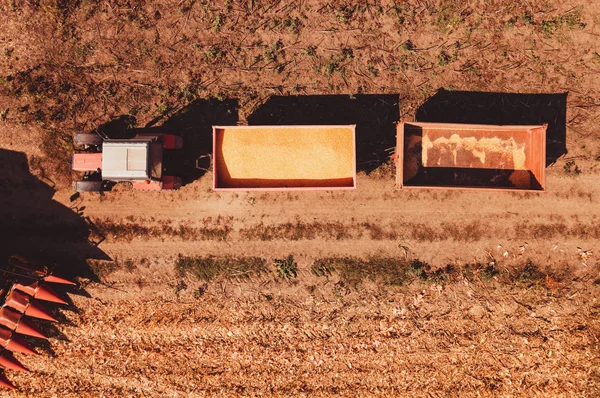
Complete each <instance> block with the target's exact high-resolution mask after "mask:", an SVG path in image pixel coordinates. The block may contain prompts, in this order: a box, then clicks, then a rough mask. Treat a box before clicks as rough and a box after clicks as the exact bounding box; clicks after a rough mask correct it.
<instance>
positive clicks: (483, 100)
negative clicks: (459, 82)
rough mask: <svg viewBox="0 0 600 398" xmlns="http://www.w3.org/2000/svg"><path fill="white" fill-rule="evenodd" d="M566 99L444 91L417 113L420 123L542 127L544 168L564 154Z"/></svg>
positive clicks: (535, 95)
mask: <svg viewBox="0 0 600 398" xmlns="http://www.w3.org/2000/svg"><path fill="white" fill-rule="evenodd" d="M567 95H568V93H559V94H512V93H485V92H472V91H448V90H444V89H440V90H438V92H437V93H436V94H435V95H433V96H432V97H431V98H429V99H428V100H427V101H426V102H425V103H424V104H423V105H421V106H420V107H419V109H418V110H417V115H416V120H417V121H419V122H441V123H473V124H479V123H480V124H522V125H531V124H544V123H548V129H547V131H546V166H549V165H551V164H553V163H554V162H556V160H557V159H558V158H559V157H561V156H562V155H565V154H566V153H567V144H566V131H567V129H566V123H567Z"/></svg>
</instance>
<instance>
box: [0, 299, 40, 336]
mask: <svg viewBox="0 0 600 398" xmlns="http://www.w3.org/2000/svg"><path fill="white" fill-rule="evenodd" d="M24 318H25V315H23V314H21V313H20V312H18V311H15V310H13V309H12V308H9V307H2V308H0V325H2V326H5V327H6V328H8V329H9V330H12V331H14V332H16V333H19V334H25V335H27V336H32V337H38V338H40V339H45V340H48V337H47V336H45V335H44V334H43V333H42V332H41V331H40V330H39V329H38V328H36V327H35V326H33V325H32V324H31V323H30V322H28V321H27V320H25V319H24Z"/></svg>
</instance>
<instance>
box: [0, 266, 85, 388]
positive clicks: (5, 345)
mask: <svg viewBox="0 0 600 398" xmlns="http://www.w3.org/2000/svg"><path fill="white" fill-rule="evenodd" d="M0 283H1V285H0V303H1V305H0V368H2V369H4V370H3V371H0V386H2V387H5V388H8V389H14V388H15V386H14V385H13V384H12V383H11V382H10V381H9V380H8V378H7V377H6V375H5V374H4V372H5V371H6V370H10V371H12V370H15V371H25V372H26V371H28V369H27V368H26V367H25V366H24V365H23V364H21V362H19V361H18V360H17V359H16V358H15V357H14V355H13V352H19V353H22V354H31V355H33V354H36V352H35V351H34V349H33V348H32V347H30V346H29V345H28V344H27V343H26V342H25V341H24V340H23V339H22V338H21V337H19V335H26V336H30V337H36V338H40V339H48V337H47V336H46V335H44V333H42V331H40V330H39V329H38V328H36V327H35V326H34V325H33V324H31V323H30V322H29V321H28V318H37V319H42V320H46V321H51V322H56V318H54V317H53V316H52V315H51V314H50V312H48V310H47V309H46V308H45V307H44V306H43V305H42V304H40V303H39V302H38V300H44V301H48V302H53V303H59V304H67V302H66V301H65V300H63V299H62V298H61V297H60V296H59V295H58V294H57V293H55V292H54V291H53V290H52V289H50V287H49V286H48V284H49V283H55V284H66V285H75V283H74V282H71V281H69V280H67V279H64V278H61V277H59V276H56V275H54V274H53V273H52V270H51V269H50V268H48V267H46V266H40V265H38V264H34V263H32V262H29V261H28V260H26V259H24V258H23V257H19V256H12V257H10V258H9V259H8V261H7V262H6V263H4V264H0Z"/></svg>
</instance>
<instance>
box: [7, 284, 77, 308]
mask: <svg viewBox="0 0 600 398" xmlns="http://www.w3.org/2000/svg"><path fill="white" fill-rule="evenodd" d="M21 282H23V283H15V284H14V285H13V289H15V290H19V291H21V292H23V293H26V294H28V295H30V296H31V297H33V298H36V299H38V300H43V301H51V302H53V303H58V304H68V303H67V302H66V301H65V300H63V299H62V298H61V297H60V296H59V295H58V294H57V293H56V292H55V291H54V290H52V289H51V288H50V287H49V286H48V285H47V284H44V283H42V282H30V281H21Z"/></svg>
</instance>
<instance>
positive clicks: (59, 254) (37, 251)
mask: <svg viewBox="0 0 600 398" xmlns="http://www.w3.org/2000/svg"><path fill="white" fill-rule="evenodd" d="M54 192H55V191H54V188H52V187H51V186H49V185H48V184H46V183H45V182H42V181H40V180H39V179H38V178H37V177H36V176H34V175H33V174H32V173H31V172H30V170H29V165H28V162H27V157H26V155H25V154H24V153H22V152H16V151H10V150H6V149H0V225H1V228H2V231H1V232H2V239H1V240H0V260H1V261H2V264H0V265H2V266H3V265H4V263H5V262H6V261H7V260H8V258H9V257H10V256H11V255H15V254H16V255H20V256H22V257H24V258H26V259H28V260H30V261H32V262H34V263H37V264H40V265H47V266H50V267H53V269H54V274H56V275H59V276H62V277H65V278H67V279H70V280H76V279H77V277H83V278H88V279H90V280H93V281H98V277H97V276H96V274H95V272H94V270H93V269H92V268H91V267H90V265H89V264H88V261H87V260H88V259H95V260H110V258H109V257H108V256H107V255H106V253H104V252H103V251H102V250H100V249H99V248H98V247H97V245H96V244H94V243H93V242H91V241H90V234H91V231H90V226H89V224H88V223H87V222H86V220H85V219H84V217H83V215H82V207H80V206H79V204H78V198H77V197H76V196H74V197H73V200H74V204H73V206H72V207H71V208H70V207H67V206H64V205H62V204H60V203H58V202H56V201H54V200H53V199H52V197H53V196H54ZM1 269H4V267H1ZM0 278H1V279H0V283H1V285H2V286H0V288H1V287H6V286H10V283H12V282H14V281H16V279H15V278H18V276H15V275H12V274H0ZM52 289H53V290H55V291H56V292H57V293H58V294H59V295H61V296H62V297H63V298H64V299H65V300H66V301H67V303H68V305H69V306H73V302H72V301H71V300H70V299H69V298H68V296H67V295H66V293H69V294H76V295H83V296H89V294H88V293H87V292H86V291H85V289H84V288H82V287H80V286H68V285H58V284H52ZM44 307H46V308H47V309H48V310H49V311H50V312H51V313H53V314H54V315H55V316H56V317H57V318H58V319H60V314H59V312H58V307H60V305H53V304H51V303H44ZM65 308H67V307H65ZM39 324H40V325H41V324H45V325H43V330H44V331H46V332H47V334H48V336H49V337H55V338H61V339H66V336H64V335H62V333H61V332H60V331H59V329H58V328H56V327H54V326H53V325H51V324H49V323H48V322H39Z"/></svg>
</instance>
